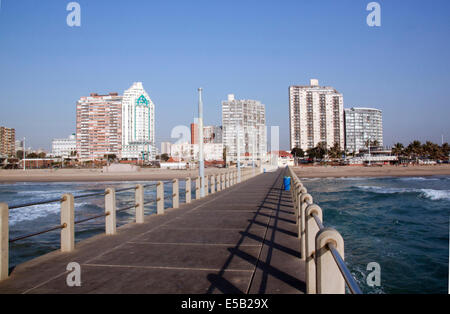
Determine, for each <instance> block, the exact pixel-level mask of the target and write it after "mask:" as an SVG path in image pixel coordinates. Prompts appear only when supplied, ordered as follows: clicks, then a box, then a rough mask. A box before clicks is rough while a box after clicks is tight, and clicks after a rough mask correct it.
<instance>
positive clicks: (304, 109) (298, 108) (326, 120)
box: [289, 79, 345, 151]
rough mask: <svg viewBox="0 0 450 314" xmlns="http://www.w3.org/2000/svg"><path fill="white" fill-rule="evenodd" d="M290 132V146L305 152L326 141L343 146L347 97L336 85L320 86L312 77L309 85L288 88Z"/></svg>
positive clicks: (329, 145)
mask: <svg viewBox="0 0 450 314" xmlns="http://www.w3.org/2000/svg"><path fill="white" fill-rule="evenodd" d="M289 131H290V145H291V149H292V148H295V147H299V148H301V149H303V150H304V151H306V150H308V149H310V148H313V147H315V146H317V144H318V143H319V142H325V143H326V144H327V147H332V146H334V144H335V143H339V145H340V147H341V149H344V145H345V138H344V97H343V95H342V94H341V93H339V92H338V91H337V90H336V89H334V88H333V87H327V86H319V81H318V80H316V79H311V81H310V85H309V86H290V87H289Z"/></svg>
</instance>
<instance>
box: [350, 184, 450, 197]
mask: <svg viewBox="0 0 450 314" xmlns="http://www.w3.org/2000/svg"><path fill="white" fill-rule="evenodd" d="M357 188H358V189H360V190H362V191H365V192H371V193H377V194H403V193H412V194H418V195H419V197H423V198H428V199H430V200H432V201H439V200H450V190H433V189H412V188H388V187H380V186H358V187H357Z"/></svg>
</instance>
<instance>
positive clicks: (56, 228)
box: [9, 223, 67, 243]
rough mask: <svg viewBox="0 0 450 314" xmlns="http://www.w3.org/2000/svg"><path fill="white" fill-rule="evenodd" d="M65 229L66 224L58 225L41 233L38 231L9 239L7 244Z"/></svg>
mask: <svg viewBox="0 0 450 314" xmlns="http://www.w3.org/2000/svg"><path fill="white" fill-rule="evenodd" d="M66 227H67V224H65V223H64V224H62V225H59V226H56V227H53V228H50V229H46V230H43V231H39V232H35V233H31V234H27V235H24V236H20V237H17V238H14V239H10V240H9V243H14V242H16V241H19V240H23V239H27V238H31V237H34V236H37V235H40V234H43V233H47V232H51V231H55V230H58V229H64V228H66Z"/></svg>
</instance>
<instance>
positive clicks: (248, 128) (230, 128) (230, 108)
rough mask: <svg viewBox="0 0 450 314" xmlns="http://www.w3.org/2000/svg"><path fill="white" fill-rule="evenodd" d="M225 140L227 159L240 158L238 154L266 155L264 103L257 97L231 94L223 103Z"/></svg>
mask: <svg viewBox="0 0 450 314" xmlns="http://www.w3.org/2000/svg"><path fill="white" fill-rule="evenodd" d="M238 139H239V140H238ZM222 143H223V145H224V148H225V149H226V156H227V162H228V161H233V162H235V161H237V156H238V153H239V156H240V159H241V160H244V159H252V158H253V157H254V159H255V160H258V159H262V158H264V157H265V156H266V153H267V136H266V112H265V107H264V105H263V104H261V102H259V101H257V100H248V99H246V100H237V99H235V98H234V95H233V94H230V95H228V100H227V101H223V102H222ZM238 145H239V147H238Z"/></svg>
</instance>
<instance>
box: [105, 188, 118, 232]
mask: <svg viewBox="0 0 450 314" xmlns="http://www.w3.org/2000/svg"><path fill="white" fill-rule="evenodd" d="M116 209H117V208H116V189H115V188H107V189H106V191H105V214H107V215H106V217H105V232H106V234H107V235H114V234H116ZM108 213H109V214H108Z"/></svg>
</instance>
